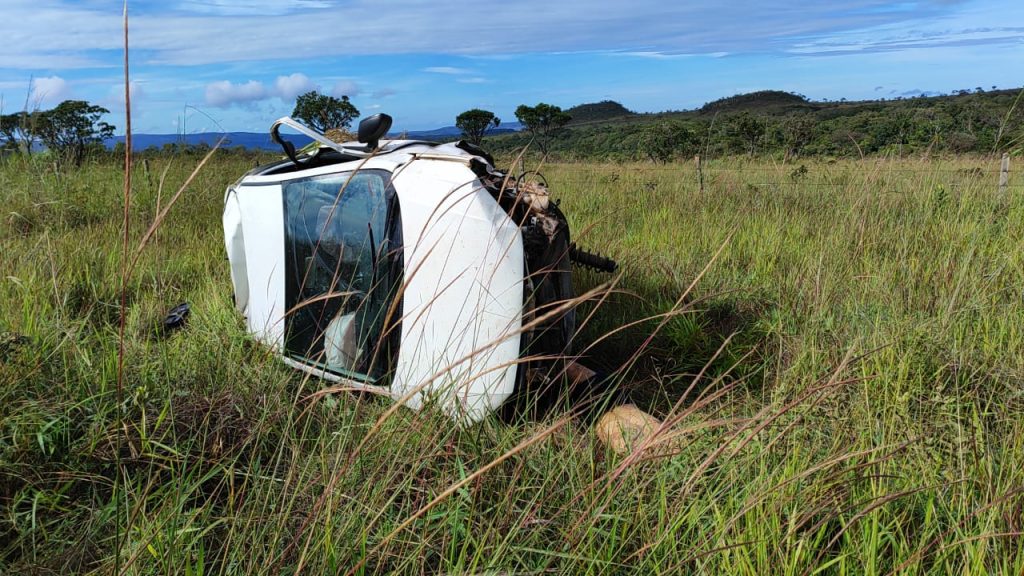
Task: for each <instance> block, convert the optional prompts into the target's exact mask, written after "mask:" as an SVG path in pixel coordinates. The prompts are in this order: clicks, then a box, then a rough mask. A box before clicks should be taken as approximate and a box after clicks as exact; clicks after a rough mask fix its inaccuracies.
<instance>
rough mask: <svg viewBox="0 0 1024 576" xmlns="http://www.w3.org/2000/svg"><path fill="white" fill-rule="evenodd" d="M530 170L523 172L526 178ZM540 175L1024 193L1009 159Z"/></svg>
mask: <svg viewBox="0 0 1024 576" xmlns="http://www.w3.org/2000/svg"><path fill="white" fill-rule="evenodd" d="M530 170H531V167H530V166H526V167H525V171H527V172H529V171H530ZM539 171H540V172H541V173H542V174H543V175H544V177H545V178H546V179H548V180H549V181H550V182H551V183H552V184H559V183H564V184H580V185H586V184H615V183H640V184H641V185H651V186H653V185H661V184H664V183H667V182H675V183H684V184H686V183H689V184H691V185H694V186H697V187H700V188H715V187H720V186H735V185H741V186H747V187H751V188H772V187H776V188H777V187H780V186H785V187H786V188H787V189H795V190H839V189H846V188H849V187H851V186H856V185H858V184H864V185H866V184H872V185H874V184H881V185H893V186H901V187H905V186H921V187H928V188H934V187H938V186H943V187H949V188H960V189H965V188H971V189H985V188H988V187H990V188H991V189H992V190H993V191H997V192H1016V191H1022V190H1024V177H1022V176H1021V175H1020V174H1016V173H1014V172H1013V171H1012V170H1011V169H1010V166H1009V162H1008V159H1005V158H1004V159H986V158H969V159H968V158H954V159H939V160H927V161H922V160H897V159H864V160H859V161H858V160H853V161H837V162H828V161H821V160H817V159H810V160H808V161H804V162H801V161H796V162H788V163H770V162H757V161H756V160H746V159H743V160H737V159H726V160H715V161H710V162H702V161H694V162H685V163H670V164H653V163H642V162H634V163H624V164H615V163H550V164H547V165H541V166H540V167H539Z"/></svg>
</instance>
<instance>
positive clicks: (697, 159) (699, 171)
mask: <svg viewBox="0 0 1024 576" xmlns="http://www.w3.org/2000/svg"><path fill="white" fill-rule="evenodd" d="M693 161H694V162H696V163H697V183H698V184H699V185H700V193H701V194H703V193H704V165H703V164H702V163H701V160H700V154H697V155H696V156H694V157H693Z"/></svg>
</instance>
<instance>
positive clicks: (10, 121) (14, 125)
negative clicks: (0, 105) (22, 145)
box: [0, 114, 21, 150]
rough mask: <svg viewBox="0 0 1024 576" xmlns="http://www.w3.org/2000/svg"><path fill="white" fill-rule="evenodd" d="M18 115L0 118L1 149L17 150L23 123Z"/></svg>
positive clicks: (7, 115) (6, 115)
mask: <svg viewBox="0 0 1024 576" xmlns="http://www.w3.org/2000/svg"><path fill="white" fill-rule="evenodd" d="M19 120H20V119H19V115H18V114H5V115H3V116H0V138H2V140H0V149H2V150H17V149H18V133H19V132H20V130H21V122H20V121H19Z"/></svg>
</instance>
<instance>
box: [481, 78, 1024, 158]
mask: <svg viewBox="0 0 1024 576" xmlns="http://www.w3.org/2000/svg"><path fill="white" fill-rule="evenodd" d="M1022 94H1024V89H1021V88H1010V89H996V88H995V87H993V88H992V89H991V90H988V91H986V90H984V89H982V88H974V89H970V90H968V89H963V90H957V91H956V92H955V93H953V94H946V95H932V94H930V93H924V92H921V91H912V92H909V93H907V94H906V95H898V96H895V97H890V98H879V99H877V100H860V101H847V100H846V99H841V100H838V101H836V100H823V101H814V100H809V99H808V98H807V97H805V96H803V95H801V94H794V93H791V92H785V91H781V90H762V91H759V92H751V93H748V94H738V95H735V96H729V97H726V98H720V99H717V100H714V101H711V102H708V103H707V104H704V105H703V106H701V107H700V108H696V109H693V110H676V111H666V112H658V113H639V114H638V113H633V112H630V111H629V110H628V109H627V108H626V107H625V106H622V105H621V104H619V103H617V102H611V101H605V102H598V103H595V104H581V105H579V106H575V107H573V108H569V109H568V110H566V112H568V113H569V114H571V115H572V116H573V120H572V122H570V123H569V125H568V126H567V127H566V129H564V130H561V131H559V132H557V133H556V134H554V135H553V136H552V137H551V139H550V141H549V142H547V151H548V153H549V155H550V156H551V157H552V158H555V159H559V158H566V159H582V158H587V159H601V160H616V161H617V160H624V161H632V160H651V159H657V161H668V160H670V159H673V158H692V157H693V155H694V154H703V155H710V156H723V155H740V154H742V155H746V156H757V155H775V156H777V157H778V158H780V159H789V158H793V157H798V156H828V157H842V156H856V157H859V156H861V155H864V154H885V155H893V156H897V157H902V156H905V155H907V154H913V153H921V154H937V153H951V154H966V153H973V154H992V153H994V152H999V153H1001V152H1009V153H1010V154H1011V155H1015V154H1024V106H1020V105H1019V104H1020V102H1021V98H1024V96H1022ZM530 142H531V140H530V137H529V135H527V134H506V135H500V136H496V137H494V138H490V139H488V141H487V143H486V146H487V148H488V150H489V151H491V152H492V153H493V154H496V155H502V154H507V155H511V154H515V153H517V151H519V150H521V149H523V147H524V146H527V145H529V144H530ZM534 151H535V149H534Z"/></svg>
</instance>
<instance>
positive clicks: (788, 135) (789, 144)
mask: <svg viewBox="0 0 1024 576" xmlns="http://www.w3.org/2000/svg"><path fill="white" fill-rule="evenodd" d="M781 130H782V141H783V144H784V145H785V146H786V156H787V157H788V156H799V155H800V152H801V151H802V150H803V149H804V147H805V146H807V145H808V144H810V143H811V142H812V141H813V140H814V119H813V118H812V117H811V116H808V115H800V116H796V115H794V116H790V117H788V118H786V120H785V122H784V123H783V124H782V127H781Z"/></svg>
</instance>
